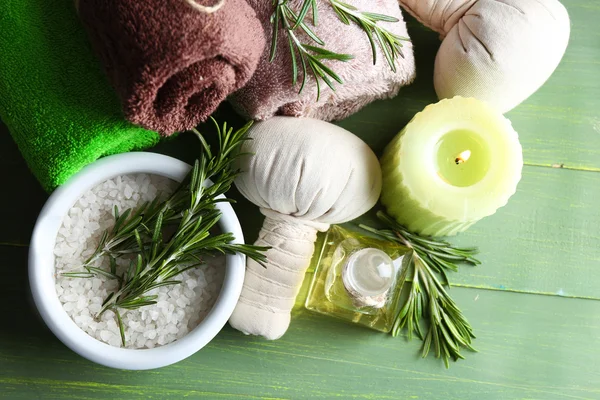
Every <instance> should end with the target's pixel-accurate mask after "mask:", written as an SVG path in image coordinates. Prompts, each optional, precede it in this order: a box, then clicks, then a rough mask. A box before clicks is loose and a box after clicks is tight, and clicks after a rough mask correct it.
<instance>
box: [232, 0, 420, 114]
mask: <svg viewBox="0 0 600 400" xmlns="http://www.w3.org/2000/svg"><path fill="white" fill-rule="evenodd" d="M249 3H250V4H251V5H252V7H254V9H255V10H256V14H257V16H258V17H259V19H260V20H261V22H262V24H263V27H264V29H265V32H266V33H267V37H270V35H271V32H272V24H271V21H270V17H271V14H272V13H273V6H272V2H271V1H270V0H249ZM302 3H303V0H290V1H289V4H290V6H291V7H292V9H294V10H299V9H300V6H301V4H302ZM317 3H318V10H319V12H318V23H317V26H316V27H315V28H314V32H315V33H316V34H317V35H318V36H319V37H320V38H321V39H322V40H323V41H324V42H325V48H327V49H328V50H331V51H334V52H337V53H342V54H351V55H353V56H354V57H355V58H354V59H352V60H350V61H346V62H343V61H331V60H326V61H325V64H326V65H327V66H329V67H330V68H331V69H333V70H334V71H335V72H336V73H337V74H338V75H339V76H340V77H341V79H342V80H343V82H344V83H343V84H337V83H335V92H333V91H332V90H331V89H329V88H328V87H327V86H326V85H325V84H323V83H321V96H320V99H319V101H318V102H316V98H317V86H316V83H315V80H314V79H313V77H312V75H310V76H309V77H308V80H307V83H306V86H305V87H304V89H303V90H302V92H301V93H298V90H299V88H300V84H299V83H298V84H297V85H293V84H292V59H291V55H290V51H289V44H288V38H287V35H286V34H285V33H284V32H281V31H280V32H279V35H278V42H277V51H276V57H275V59H274V60H273V62H269V56H270V50H269V49H270V45H271V43H270V40H269V41H268V42H269V43H267V47H266V49H265V51H264V52H263V54H262V57H261V59H260V63H259V65H258V68H257V70H256V73H255V74H254V76H253V77H252V79H250V81H249V82H248V84H247V85H246V86H245V87H244V88H242V89H241V90H240V91H238V92H237V93H235V94H234V95H233V96H232V97H231V102H232V103H233V105H234V107H235V108H236V109H237V110H238V111H239V112H240V113H241V114H243V115H245V116H247V117H249V118H252V119H259V120H263V119H267V118H270V117H272V116H273V115H289V116H294V117H311V118H317V119H322V120H326V121H331V120H337V119H342V118H345V117H347V116H349V115H350V114H353V113H355V112H356V111H358V110H360V109H361V108H363V107H364V106H366V105H367V104H369V103H371V102H372V101H374V100H377V99H386V98H391V97H394V96H395V95H397V94H398V91H399V90H400V88H401V87H402V86H404V85H406V84H408V83H410V82H412V80H413V79H414V77H415V61H414V57H413V51H412V45H411V43H410V42H409V41H406V42H403V45H404V47H403V49H402V50H403V53H404V58H401V57H398V59H397V61H396V72H395V73H394V72H393V71H392V69H391V68H390V66H389V64H388V62H387V60H386V58H385V57H384V55H383V52H382V51H381V49H380V48H379V45H377V44H376V48H377V63H376V65H373V54H372V50H371V46H370V44H369V40H368V39H367V36H366V34H365V32H364V31H363V30H362V29H361V28H360V27H358V26H357V25H356V24H355V23H351V25H345V24H344V23H342V22H341V21H340V19H339V18H338V16H337V15H336V13H335V11H334V10H333V8H332V7H331V6H330V4H329V2H328V1H318V2H317ZM345 3H348V4H350V5H353V6H355V7H356V8H357V9H359V10H361V11H369V12H373V13H379V14H385V15H389V16H392V17H395V18H397V19H398V20H399V21H398V22H379V23H378V24H379V25H381V26H383V27H385V28H386V29H388V30H389V31H390V32H392V33H394V34H396V35H399V36H404V37H408V33H407V31H406V25H405V23H404V20H403V19H402V13H401V11H400V9H399V7H398V3H397V0H346V1H345ZM309 15H310V14H309ZM310 19H311V18H310V17H309V18H307V22H309V20H310ZM309 24H310V22H309ZM310 26H311V28H312V25H310ZM295 32H296V34H297V35H298V36H299V37H301V38H302V41H303V43H309V44H315V43H314V42H313V43H311V40H310V39H309V38H308V37H307V36H306V35H305V34H304V33H303V32H301V29H296V30H295ZM298 63H300V61H299V60H298ZM299 75H300V77H299V80H301V79H302V78H301V75H302V72H301V71H300V72H299Z"/></svg>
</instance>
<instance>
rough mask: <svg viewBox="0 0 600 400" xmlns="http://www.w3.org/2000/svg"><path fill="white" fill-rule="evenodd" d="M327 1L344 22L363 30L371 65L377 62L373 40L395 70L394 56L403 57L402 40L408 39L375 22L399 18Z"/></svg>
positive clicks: (332, 0) (331, 0) (337, 1)
mask: <svg viewBox="0 0 600 400" xmlns="http://www.w3.org/2000/svg"><path fill="white" fill-rule="evenodd" d="M329 3H330V4H331V7H333V9H334V11H335V13H336V14H337V16H338V17H339V19H340V20H341V21H342V22H343V23H344V24H346V25H350V22H354V23H356V24H357V25H358V26H360V27H361V28H362V30H364V31H365V33H366V34H367V38H368V39H369V43H370V44H371V50H372V51H373V65H375V63H376V62H377V49H376V47H375V41H377V43H378V44H379V47H380V48H381V50H382V51H383V54H384V55H385V58H386V59H387V61H388V64H389V65H390V68H391V69H392V71H394V72H396V63H395V61H396V58H397V57H398V56H400V57H403V58H404V54H403V53H402V42H403V41H407V40H409V39H408V38H406V37H402V36H398V35H396V34H393V33H391V32H390V31H388V30H387V29H385V28H382V27H381V26H379V25H377V23H378V22H380V21H384V22H398V21H399V20H398V19H397V18H394V17H390V16H388V15H383V14H376V13H371V12H366V11H359V10H358V9H357V8H356V7H354V6H352V5H350V4H347V3H344V2H342V1H339V0H329Z"/></svg>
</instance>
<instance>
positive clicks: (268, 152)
mask: <svg viewBox="0 0 600 400" xmlns="http://www.w3.org/2000/svg"><path fill="white" fill-rule="evenodd" d="M249 137H250V138H251V140H249V141H247V142H246V143H245V144H244V146H243V148H242V151H243V152H245V153H251V154H253V155H252V156H251V157H244V158H242V160H241V165H240V168H241V170H242V171H244V172H243V173H242V174H241V175H240V177H239V178H238V179H237V180H236V186H237V188H238V189H239V190H240V192H241V193H242V194H243V195H244V196H245V197H246V198H247V199H248V200H250V201H251V202H252V203H254V204H256V205H257V206H259V207H260V210H261V212H262V213H263V214H264V215H265V217H266V218H265V221H264V224H263V226H262V229H261V231H260V234H259V238H258V240H257V241H256V244H257V245H260V246H271V247H272V248H271V249H270V250H268V251H267V253H266V255H267V260H268V261H267V265H266V267H264V266H262V265H259V264H258V263H256V262H254V261H252V260H248V263H247V268H246V278H245V282H244V288H243V290H242V295H241V297H240V300H239V302H238V304H237V307H236V309H235V311H234V313H233V315H232V316H231V318H230V320H229V322H230V324H231V325H232V326H233V327H234V328H236V329H238V330H240V331H242V332H244V333H246V334H252V335H260V336H264V337H265V338H267V339H277V338H279V337H281V336H282V335H283V334H284V333H285V331H286V330H287V328H288V326H289V323H290V311H291V309H292V307H293V305H294V301H295V299H296V295H297V294H298V290H299V289H300V286H301V284H302V280H303V278H304V273H305V271H306V268H307V267H308V265H309V263H310V259H311V256H312V254H313V251H314V242H315V239H316V236H317V232H318V231H325V230H327V229H328V227H329V225H330V224H336V223H342V222H346V221H350V220H352V219H354V218H356V217H358V216H360V215H361V214H363V213H365V212H366V211H368V210H369V209H370V208H371V207H373V205H375V203H376V202H377V199H378V198H379V194H380V191H381V169H380V167H379V162H378V160H377V157H376V156H375V154H374V153H373V151H371V149H370V148H369V146H367V144H365V143H364V142H363V141H362V140H360V139H359V138H358V137H356V136H354V135H353V134H352V133H350V132H348V131H346V130H344V129H342V128H340V127H338V126H336V125H332V124H329V123H327V122H323V121H319V120H314V119H303V118H290V117H274V118H272V119H270V120H268V121H265V122H259V123H257V124H255V125H254V126H253V127H252V128H251V129H250V131H249Z"/></svg>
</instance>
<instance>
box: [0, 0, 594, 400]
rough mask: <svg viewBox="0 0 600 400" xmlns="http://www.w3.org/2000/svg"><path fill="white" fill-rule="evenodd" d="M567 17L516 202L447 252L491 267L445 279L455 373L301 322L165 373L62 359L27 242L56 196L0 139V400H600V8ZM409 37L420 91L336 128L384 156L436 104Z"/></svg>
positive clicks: (252, 219)
mask: <svg viewBox="0 0 600 400" xmlns="http://www.w3.org/2000/svg"><path fill="white" fill-rule="evenodd" d="M564 3H565V4H566V6H567V8H568V10H569V13H570V15H571V18H572V36H571V43H570V45H569V48H568V50H567V54H566V56H565V58H564V59H563V61H562V63H561V65H560V66H559V68H558V69H557V71H556V72H555V74H554V75H553V76H552V78H551V79H550V80H549V81H548V83H547V84H546V85H545V86H544V87H543V88H542V89H541V90H539V91H538V92H537V93H536V94H535V95H534V96H532V97H531V98H530V99H528V100H527V101H526V102H525V103H523V104H522V105H520V106H519V107H518V108H516V109H515V110H513V111H511V112H510V113H509V114H508V117H509V118H510V119H511V120H512V121H513V125H514V127H515V128H516V130H517V131H518V132H519V134H520V138H521V143H522V144H523V149H524V157H525V164H526V166H525V168H524V171H523V179H522V181H521V183H520V185H519V189H518V192H517V194H516V195H515V196H514V197H513V198H512V199H511V201H510V202H509V204H508V205H507V206H506V207H504V208H502V209H501V210H499V212H498V213H496V214H495V215H494V216H492V217H490V218H487V219H486V220H484V221H482V222H480V223H478V224H476V225H475V226H474V227H473V228H472V229H471V230H469V231H468V232H466V233H465V234H462V235H461V236H460V237H458V238H456V239H455V240H454V242H456V243H460V244H468V245H476V246H478V247H479V248H480V249H481V251H482V256H481V259H482V261H483V262H484V263H483V265H482V266H479V267H477V268H469V267H466V268H463V269H462V270H461V272H460V273H458V274H453V275H452V276H451V277H450V278H451V280H452V281H453V282H455V283H456V284H455V285H454V286H455V287H454V288H452V290H451V293H452V295H453V296H454V297H455V299H456V301H457V302H458V304H459V305H460V306H461V307H462V308H463V310H464V312H465V314H466V316H467V317H468V319H469V320H470V322H471V324H472V326H473V327H474V329H475V333H476V334H477V339H476V341H475V345H476V347H477V349H478V350H479V353H466V354H465V355H466V356H467V359H466V360H465V361H460V362H458V363H453V364H451V367H450V369H449V370H446V369H445V368H444V366H443V363H442V362H441V361H440V360H437V359H434V358H433V357H430V358H428V359H426V360H421V359H420V358H419V352H418V350H419V346H420V343H419V342H418V341H412V342H407V341H406V339H405V338H402V337H399V338H395V339H394V338H391V337H389V336H387V335H384V334H379V333H375V332H372V331H369V330H366V329H361V328H359V327H356V326H353V325H349V324H345V323H343V322H339V321H335V320H332V319H328V318H325V317H322V316H319V315H314V314H311V313H309V312H307V311H305V310H302V309H301V308H299V309H298V310H296V312H295V316H294V319H293V321H292V325H291V327H290V329H289V331H288V333H287V334H286V335H285V336H284V337H283V338H282V339H280V340H278V341H274V342H267V341H264V340H260V339H257V338H250V337H245V336H244V335H242V334H241V333H239V332H237V331H235V330H233V329H231V328H229V327H226V328H225V329H224V330H223V331H222V332H221V333H220V334H219V335H218V336H217V338H216V339H215V340H214V341H212V342H211V343H210V344H209V345H208V346H207V347H206V348H204V349H203V350H201V351H200V352H198V353H197V354H195V355H194V356H192V357H190V358H189V359H187V360H185V361H183V362H180V363H178V364H176V365H173V366H171V367H167V368H163V369H160V370H155V371H145V372H129V371H118V370H112V369H108V368H104V367H101V366H99V365H95V364H93V363H91V362H89V361H87V360H85V359H83V358H81V357H79V356H78V355H76V354H75V353H73V352H71V351H70V350H69V349H67V348H66V347H65V346H64V345H62V343H60V342H59V341H58V340H57V339H56V338H55V337H54V336H53V335H52V333H51V332H50V331H49V330H48V329H47V328H46V327H45V325H44V324H43V322H42V321H41V320H40V318H39V317H38V316H37V314H36V311H35V308H34V306H33V304H32V301H31V297H30V294H29V289H28V281H27V251H28V242H29V237H30V235H31V231H32V228H33V225H34V223H35V219H36V216H37V214H38V212H39V210H40V209H41V207H42V205H43V203H44V201H45V199H46V198H47V195H46V194H45V193H44V192H43V191H42V190H41V188H40V187H39V186H38V184H37V182H36V181H35V180H34V178H33V177H32V176H31V175H30V174H29V172H28V170H27V167H26V165H25V162H24V161H23V159H22V158H21V156H20V154H19V152H18V150H17V148H16V146H15V145H14V143H13V142H12V140H11V138H10V136H9V135H8V133H7V132H6V128H5V127H3V126H0V168H1V170H2V171H4V174H3V179H4V185H3V189H2V190H1V191H0V193H1V195H0V204H1V206H0V227H1V229H0V260H1V261H0V268H1V270H2V271H3V274H4V275H3V276H2V278H0V316H1V317H0V398H6V399H36V398H40V399H71V398H72V399H97V398H110V399H181V398H242V399H250V398H278V399H279V398H284V399H288V398H289V399H301V398H340V399H354V398H358V399H361V398H363V399H477V400H481V399H543V400H548V399H600V301H599V300H600V288H599V285H600V198H599V196H600V110H599V109H600V29H599V28H598V21H600V3H599V2H598V1H597V0H565V1H564ZM409 29H410V32H411V34H412V36H413V42H414V45H415V51H416V55H417V63H418V68H417V72H418V74H419V77H418V79H417V81H416V82H415V84H413V85H412V86H410V87H408V88H406V89H404V90H403V91H402V93H401V94H400V96H399V97H398V98H396V99H394V100H392V101H385V102H378V103H376V104H373V105H371V106H370V107H368V108H367V109H365V110H364V111H362V112H360V113H359V114H357V115H355V116H353V117H351V118H350V119H348V120H346V121H343V122H342V123H341V125H343V126H344V127H346V128H348V129H350V130H351V131H353V132H355V133H356V134H357V135H359V136H360V137H362V138H363V139H364V140H365V141H367V142H368V143H369V144H370V145H371V146H372V147H373V148H374V149H375V150H376V151H378V152H380V151H381V150H382V148H383V146H384V145H385V144H386V143H387V142H388V141H389V140H390V139H391V138H392V136H393V135H394V134H395V133H396V132H398V131H399V129H400V128H401V127H402V126H403V125H405V124H406V123H407V122H408V121H409V120H410V118H411V117H412V116H413V115H414V114H415V113H416V112H418V111H419V110H421V109H422V108H423V107H424V106H425V105H427V104H428V103H431V102H434V101H436V98H435V94H434V91H433V86H432V72H433V60H434V56H435V51H436V49H437V47H438V45H439V41H438V38H437V35H436V34H435V33H433V32H430V31H427V30H426V29H424V28H422V27H421V26H419V25H418V24H417V23H415V22H414V20H412V19H410V20H409ZM229 112H230V110H228V109H227V108H226V107H225V108H224V109H223V110H221V113H226V114H227V113H229ZM193 148H194V143H193V139H192V138H191V137H185V136H182V137H180V138H178V139H177V140H175V141H173V142H171V143H166V144H162V145H161V146H159V148H157V149H155V150H156V151H160V152H164V153H167V154H172V155H176V156H178V157H180V158H182V159H184V160H186V161H191V160H192V159H193V158H194V151H193V150H192V149H193ZM235 197H238V198H239V195H236V196H235ZM236 209H237V211H238V213H239V215H240V219H241V220H242V224H243V226H244V229H245V233H246V235H247V238H248V239H250V240H253V239H254V238H255V237H256V234H257V230H258V227H259V226H260V220H261V218H260V215H259V213H258V212H257V210H256V209H255V208H253V207H252V206H251V205H250V204H248V203H247V202H245V201H243V199H240V202H239V204H238V205H236Z"/></svg>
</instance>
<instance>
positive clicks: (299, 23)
mask: <svg viewBox="0 0 600 400" xmlns="http://www.w3.org/2000/svg"><path fill="white" fill-rule="evenodd" d="M328 1H329V5H330V6H331V7H332V8H333V9H334V11H335V12H336V14H337V16H338V17H339V19H340V20H341V21H342V22H343V23H344V24H346V25H350V23H351V22H354V23H356V24H357V25H358V26H360V27H361V28H362V29H363V30H364V31H365V33H366V35H367V38H368V39H369V43H370V44H371V49H372V51H373V64H375V63H376V62H377V49H376V45H375V42H377V43H378V44H379V47H380V48H381V50H382V51H383V54H384V55H385V58H386V59H387V61H388V63H389V65H390V68H391V69H392V71H394V72H396V64H395V60H396V58H397V57H398V56H400V57H404V54H403V53H402V42H403V41H407V40H409V39H408V38H405V37H402V36H398V35H395V34H393V33H391V32H390V31H388V30H387V29H385V28H382V27H381V26H379V25H377V23H378V22H381V21H383V22H398V21H399V20H398V19H397V18H394V17H390V16H387V15H383V14H377V13H371V12H366V11H360V10H358V9H357V8H356V7H354V6H352V5H350V4H347V3H344V2H342V1H339V0H328ZM288 2H289V0H272V4H273V14H272V15H271V24H272V25H273V33H272V37H271V52H270V60H269V61H270V62H272V61H273V60H274V59H275V56H276V53H277V39H278V37H279V31H280V30H282V31H283V32H285V34H286V35H287V39H288V45H289V49H290V57H291V61H292V84H293V85H296V83H297V82H298V71H299V69H300V68H301V69H302V73H303V75H302V82H301V84H300V89H299V91H298V92H299V93H301V92H302V90H303V89H304V86H305V84H306V77H307V75H308V74H309V73H310V74H312V76H313V77H314V78H315V82H316V85H317V101H318V100H319V98H320V94H321V81H323V82H324V83H325V84H326V85H327V86H329V87H330V88H331V90H334V91H335V88H334V83H333V81H332V80H334V81H336V82H338V83H340V84H343V81H342V79H341V78H340V77H339V75H338V74H336V73H335V72H334V71H333V70H332V69H331V68H329V67H328V66H326V65H325V64H324V63H323V60H337V61H344V62H345V61H349V60H351V59H353V58H354V56H353V55H351V54H341V53H336V52H333V51H330V50H327V49H326V48H325V42H323V40H321V39H320V38H319V37H318V36H317V35H316V34H315V32H314V31H313V30H312V29H311V28H310V27H309V26H308V25H307V23H306V22H305V19H306V16H307V15H308V12H309V11H311V13H312V26H313V27H316V26H317V22H318V7H317V0H304V1H303V3H302V7H301V8H300V11H299V12H298V13H296V12H295V11H294V10H293V9H292V8H291V7H290V6H289V4H288ZM298 28H300V30H301V31H303V32H304V33H305V34H306V35H307V36H308V37H309V38H310V39H311V40H312V41H313V42H314V43H316V45H310V44H307V43H302V42H301V41H300V39H299V38H298V36H297V35H296V33H295V31H296V30H297V29H298ZM298 59H299V60H300V68H299V66H298Z"/></svg>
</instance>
